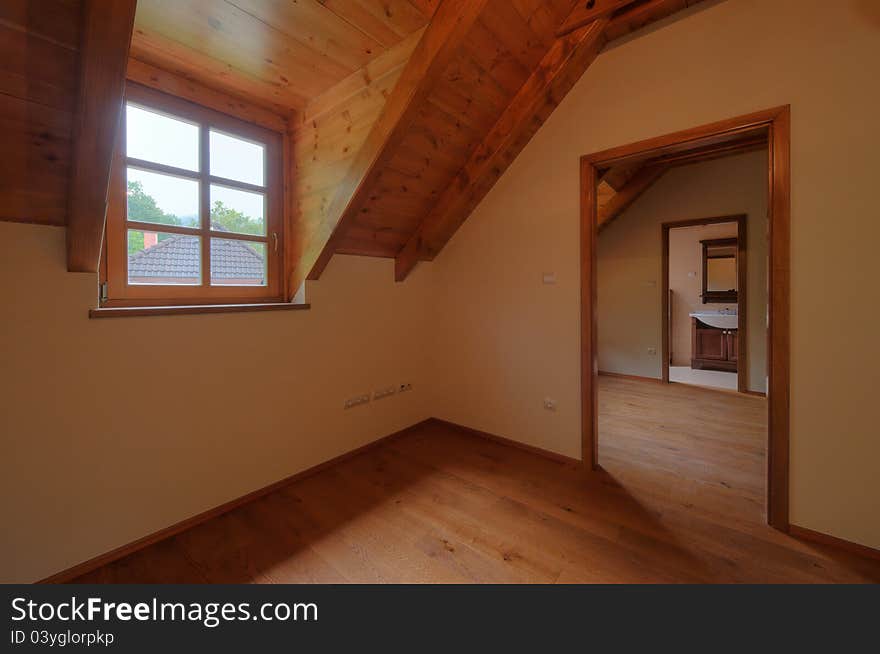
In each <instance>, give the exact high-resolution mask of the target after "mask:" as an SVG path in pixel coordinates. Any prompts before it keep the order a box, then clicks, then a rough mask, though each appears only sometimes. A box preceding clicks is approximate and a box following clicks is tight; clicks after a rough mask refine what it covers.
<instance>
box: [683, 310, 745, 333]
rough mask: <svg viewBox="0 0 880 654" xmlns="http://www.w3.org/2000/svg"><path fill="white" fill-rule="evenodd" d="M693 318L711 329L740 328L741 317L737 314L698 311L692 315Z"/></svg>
mask: <svg viewBox="0 0 880 654" xmlns="http://www.w3.org/2000/svg"><path fill="white" fill-rule="evenodd" d="M690 315H691V318H696V319H697V320H699V321H701V322H704V323H706V324H707V325H709V326H710V327H717V328H718V329H736V328H737V327H738V326H739V316H737V315H736V314H735V313H721V312H720V311H698V312H697V313H692V314H690Z"/></svg>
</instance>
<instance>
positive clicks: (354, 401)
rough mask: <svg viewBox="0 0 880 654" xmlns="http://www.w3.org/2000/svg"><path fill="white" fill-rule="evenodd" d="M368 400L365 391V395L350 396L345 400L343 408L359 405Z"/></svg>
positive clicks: (368, 397)
mask: <svg viewBox="0 0 880 654" xmlns="http://www.w3.org/2000/svg"><path fill="white" fill-rule="evenodd" d="M369 401H370V394H369V393H366V394H365V395H356V396H355V397H350V398H348V399H347V400H346V401H345V408H346V409H351V408H353V407H356V406H359V405H361V404H366V403H367V402H369Z"/></svg>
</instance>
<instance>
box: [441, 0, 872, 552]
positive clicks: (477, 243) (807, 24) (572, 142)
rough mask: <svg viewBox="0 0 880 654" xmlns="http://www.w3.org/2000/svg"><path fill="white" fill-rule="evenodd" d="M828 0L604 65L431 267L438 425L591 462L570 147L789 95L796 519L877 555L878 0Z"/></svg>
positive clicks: (700, 30)
mask: <svg viewBox="0 0 880 654" xmlns="http://www.w3.org/2000/svg"><path fill="white" fill-rule="evenodd" d="M833 5H834V6H833V8H832V7H831V6H830V5H829V3H827V2H821V1H820V0H808V1H802V0H726V1H725V2H721V3H720V4H714V5H711V4H710V5H709V6H708V7H706V8H704V9H701V8H700V6H699V5H698V7H697V9H696V10H691V11H689V12H688V14H689V15H687V16H686V17H684V18H682V19H681V20H677V21H673V22H671V24H667V25H665V26H662V27H659V28H658V29H655V30H652V31H650V33H648V34H644V35H641V36H640V37H639V38H636V39H633V40H629V41H626V42H625V43H622V44H620V45H616V46H615V47H612V49H610V50H608V51H606V52H605V53H604V54H602V55H601V56H600V57H599V58H598V59H597V61H596V62H595V63H594V64H593V66H592V67H591V68H590V69H589V71H588V72H587V73H586V74H585V75H584V77H583V78H582V79H581V80H580V81H579V83H578V84H577V85H576V86H575V88H574V89H573V90H572V92H571V93H570V94H569V95H568V97H567V98H566V99H565V100H564V102H563V103H562V105H561V106H560V107H559V108H558V109H557V110H556V112H555V113H554V114H553V116H552V117H551V118H550V119H549V121H548V122H547V123H546V124H545V125H544V127H543V128H542V129H541V130H540V131H539V132H538V134H537V135H536V137H535V138H534V139H533V140H532V142H531V143H530V144H529V145H528V147H527V148H526V149H525V151H524V152H523V153H522V154H521V155H520V156H519V158H518V159H517V160H516V161H515V162H514V163H513V165H512V166H511V167H510V169H509V170H508V171H507V173H506V174H505V175H504V176H503V177H502V179H501V180H500V181H499V182H498V184H497V185H496V186H495V187H494V189H493V190H492V191H491V192H490V194H489V195H488V196H487V197H486V199H485V200H484V201H483V202H482V204H481V205H480V206H479V207H478V208H477V210H476V211H475V212H474V213H473V215H472V216H471V217H470V218H469V219H468V221H467V222H466V223H465V224H464V226H463V227H462V229H461V230H459V232H458V233H457V234H456V235H455V237H454V238H453V239H452V241H451V242H450V244H449V245H448V246H447V248H446V249H445V250H444V252H443V253H442V254H441V255H440V256H439V257H438V258H437V259H436V261H435V262H434V264H433V267H434V273H436V274H437V276H438V279H437V280H436V281H437V283H438V288H440V289H442V293H439V295H438V302H440V303H441V312H442V316H443V320H444V322H443V329H442V330H441V331H440V333H439V335H438V343H437V346H436V354H437V356H436V370H437V384H436V389H435V397H436V400H435V404H434V406H435V407H436V409H435V412H436V413H437V414H438V417H441V418H446V419H449V420H454V421H457V422H462V423H464V424H466V425H468V426H470V427H474V428H477V429H484V430H487V431H491V432H494V433H497V434H503V435H504V436H507V437H509V438H514V439H517V440H519V441H522V442H524V443H528V444H531V445H536V446H539V447H545V448H548V449H551V450H553V451H556V452H560V453H563V454H567V455H569V456H580V417H581V415H580V402H579V392H580V391H579V379H580V368H579V352H580V349H579V308H578V307H579V292H580V291H579V281H578V280H579V278H578V274H579V273H578V271H579V265H578V264H579V234H578V158H579V157H580V156H581V155H583V154H585V153H589V152H596V151H598V150H602V149H604V148H609V147H613V146H618V145H622V144H625V143H631V142H633V141H637V140H639V139H644V138H648V137H652V136H657V135H659V134H665V133H668V132H672V131H675V130H680V129H685V128H688V127H691V126H694V125H700V124H704V123H708V122H712V121H715V120H720V119H723V118H728V117H731V116H737V115H741V114H745V113H748V112H751V111H756V110H760V109H766V108H769V107H773V106H777V105H781V104H787V103H790V104H791V106H792V199H791V202H792V237H791V245H792V248H791V258H792V274H791V354H792V363H791V373H792V381H791V519H792V521H793V522H794V523H795V524H797V525H800V526H804V527H808V528H811V529H815V530H818V531H822V532H825V533H829V534H832V535H834V536H838V537H841V538H846V539H850V540H853V541H856V542H859V543H863V544H866V545H870V546H873V547H880V512H878V511H877V508H876V507H877V503H878V501H880V463H878V461H880V438H878V435H877V434H878V427H877V425H878V417H877V411H876V409H875V408H874V407H875V405H876V401H875V400H874V398H873V394H874V392H875V390H876V388H877V387H878V385H880V376H878V375H880V372H878V371H880V348H878V347H877V338H876V323H877V320H878V319H880V315H878V308H877V306H876V303H871V302H869V303H868V304H867V305H866V304H865V302H864V300H865V298H872V297H874V296H875V295H876V288H875V286H876V282H875V278H876V274H872V273H871V272H870V270H871V269H870V268H867V267H866V266H869V265H870V262H873V261H874V260H875V257H874V256H873V250H874V244H875V243H876V242H877V240H878V238H880V218H878V210H877V197H876V189H877V184H876V179H875V177H876V170H877V149H878V146H880V132H878V127H877V116H878V115H880V85H878V84H877V80H878V79H880V5H878V3H876V2H874V1H873V0H844V1H841V2H835V3H833ZM549 271H553V272H555V273H556V274H557V278H558V281H557V283H556V284H555V285H553V286H544V285H542V284H541V275H542V273H544V272H549ZM853 305H858V306H859V309H860V311H865V312H867V313H865V314H863V315H861V316H860V318H859V319H858V320H845V321H842V319H841V317H842V316H846V315H848V312H849V310H850V309H851V308H852V306H853ZM866 306H867V308H866ZM842 334H845V337H841V335H842ZM545 396H552V397H554V398H556V399H557V401H558V403H559V405H558V410H557V411H556V412H549V411H545V410H544V409H543V407H542V400H543V398H544V397H545Z"/></svg>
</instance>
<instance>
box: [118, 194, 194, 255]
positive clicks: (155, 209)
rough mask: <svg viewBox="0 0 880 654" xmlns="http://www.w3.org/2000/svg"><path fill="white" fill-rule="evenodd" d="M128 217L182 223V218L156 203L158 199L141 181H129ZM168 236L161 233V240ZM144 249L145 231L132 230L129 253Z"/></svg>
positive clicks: (147, 220)
mask: <svg viewBox="0 0 880 654" xmlns="http://www.w3.org/2000/svg"><path fill="white" fill-rule="evenodd" d="M128 217H129V219H130V220H137V221H140V222H145V223H157V224H159V225H180V224H182V223H181V220H180V218H178V217H177V216H175V215H174V214H170V213H165V212H164V211H162V209H161V208H160V207H159V205H158V204H156V199H155V198H154V197H153V196H152V195H149V194H148V193H146V192H145V191H144V185H143V184H142V183H141V182H128ZM166 238H168V236H167V235H165V234H160V235H159V240H160V241H164V240H165V239H166ZM143 249H144V234H143V232H135V231H130V232H129V233H128V253H129V254H134V253H135V252H139V251H141V250H143Z"/></svg>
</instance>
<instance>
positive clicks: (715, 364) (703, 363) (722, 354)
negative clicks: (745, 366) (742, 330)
mask: <svg viewBox="0 0 880 654" xmlns="http://www.w3.org/2000/svg"><path fill="white" fill-rule="evenodd" d="M691 320H692V328H691V368H695V369H697V370H723V371H725V372H736V367H737V356H738V354H739V335H738V332H737V330H736V329H719V328H718V327H711V326H709V325H707V324H706V323H704V322H701V321H700V320H698V319H697V318H691Z"/></svg>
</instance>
